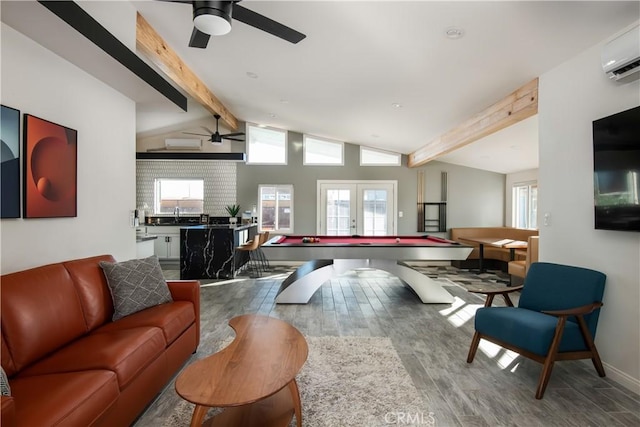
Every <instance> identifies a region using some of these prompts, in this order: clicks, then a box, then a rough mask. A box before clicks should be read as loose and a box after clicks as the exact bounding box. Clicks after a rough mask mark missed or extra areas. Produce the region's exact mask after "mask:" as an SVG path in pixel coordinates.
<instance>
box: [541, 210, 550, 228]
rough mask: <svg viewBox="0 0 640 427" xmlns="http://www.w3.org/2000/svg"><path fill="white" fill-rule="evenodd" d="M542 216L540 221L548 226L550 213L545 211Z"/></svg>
mask: <svg viewBox="0 0 640 427" xmlns="http://www.w3.org/2000/svg"><path fill="white" fill-rule="evenodd" d="M542 218H543V219H542V223H543V224H544V225H545V227H549V226H550V225H551V213H550V212H545V213H544V215H543V217H542Z"/></svg>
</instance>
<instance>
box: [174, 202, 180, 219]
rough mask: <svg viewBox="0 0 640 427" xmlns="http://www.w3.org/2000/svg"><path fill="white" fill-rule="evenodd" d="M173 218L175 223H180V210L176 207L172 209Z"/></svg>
mask: <svg viewBox="0 0 640 427" xmlns="http://www.w3.org/2000/svg"><path fill="white" fill-rule="evenodd" d="M173 216H174V218H175V222H180V208H179V207H178V206H176V207H175V208H174V209H173Z"/></svg>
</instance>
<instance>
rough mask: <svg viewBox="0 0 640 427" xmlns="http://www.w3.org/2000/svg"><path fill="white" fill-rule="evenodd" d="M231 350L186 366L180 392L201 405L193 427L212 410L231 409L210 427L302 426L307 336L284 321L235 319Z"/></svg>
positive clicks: (253, 317) (179, 382)
mask: <svg viewBox="0 0 640 427" xmlns="http://www.w3.org/2000/svg"><path fill="white" fill-rule="evenodd" d="M229 325H230V326H231V327H232V328H233V330H234V331H235V333H236V337H235V339H234V340H233V342H232V343H231V344H229V346H227V347H226V348H224V349H222V350H220V351H219V352H218V353H215V354H213V355H211V356H209V357H206V358H204V359H201V360H198V361H196V362H194V363H192V364H191V365H189V366H187V367H186V368H185V369H184V371H182V372H181V373H180V375H179V376H178V378H177V380H176V391H177V393H178V394H179V395H180V396H181V397H182V398H183V399H185V400H187V401H189V402H191V403H194V404H195V405H196V407H195V409H194V411H193V417H192V419H191V427H195V426H198V427H200V426H202V421H203V419H204V416H205V415H206V413H207V411H208V410H209V408H211V407H224V408H226V409H225V410H224V411H223V412H222V413H221V414H219V415H217V416H215V417H213V418H211V419H210V420H208V421H207V423H206V425H207V426H261V427H267V426H274V427H275V426H283V427H285V426H287V425H289V423H290V422H291V419H292V418H293V415H294V414H295V416H296V421H297V425H298V427H301V426H302V405H301V403H300V393H299V391H298V385H297V383H296V379H295V377H296V375H297V374H298V372H299V371H300V369H301V368H302V365H304V362H305V361H306V360H307V355H308V352H309V348H308V347H307V341H306V340H305V339H304V336H303V335H302V334H301V333H300V331H298V330H297V329H296V328H294V327H293V326H291V325H290V324H288V323H286V322H283V321H282V320H278V319H274V318H272V317H267V316H260V315H255V314H250V315H244V316H238V317H234V318H233V319H231V320H230V321H229Z"/></svg>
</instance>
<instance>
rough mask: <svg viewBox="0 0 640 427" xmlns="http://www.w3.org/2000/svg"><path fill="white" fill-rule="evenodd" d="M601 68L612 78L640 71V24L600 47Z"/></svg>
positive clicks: (620, 77)
mask: <svg viewBox="0 0 640 427" xmlns="http://www.w3.org/2000/svg"><path fill="white" fill-rule="evenodd" d="M601 57H602V68H603V69H604V72H605V73H606V74H607V76H609V78H610V79H612V80H620V79H622V78H624V77H627V76H629V75H631V74H633V73H637V72H639V71H640V25H636V26H635V27H633V28H631V29H630V30H629V31H627V32H625V33H623V34H621V35H620V36H618V37H616V38H615V39H613V40H611V41H610V42H608V43H607V44H605V45H604V47H603V48H602V55H601Z"/></svg>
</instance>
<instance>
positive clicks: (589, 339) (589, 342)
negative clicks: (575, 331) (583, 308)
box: [577, 316, 605, 377]
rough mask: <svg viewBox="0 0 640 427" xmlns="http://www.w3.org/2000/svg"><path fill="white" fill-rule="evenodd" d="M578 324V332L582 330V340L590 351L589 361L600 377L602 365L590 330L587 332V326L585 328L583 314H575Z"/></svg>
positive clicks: (602, 373) (602, 372) (602, 375)
mask: <svg viewBox="0 0 640 427" xmlns="http://www.w3.org/2000/svg"><path fill="white" fill-rule="evenodd" d="M577 319H578V325H579V326H580V332H582V338H584V342H585V344H586V345H587V348H588V349H589V351H591V361H592V362H593V366H594V367H595V368H596V371H597V372H598V375H600V376H601V377H604V376H605V373H604V366H602V361H601V360H600V354H598V349H596V344H595V343H594V342H593V338H592V337H591V332H589V328H587V324H586V323H585V321H584V317H583V316H577Z"/></svg>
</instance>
